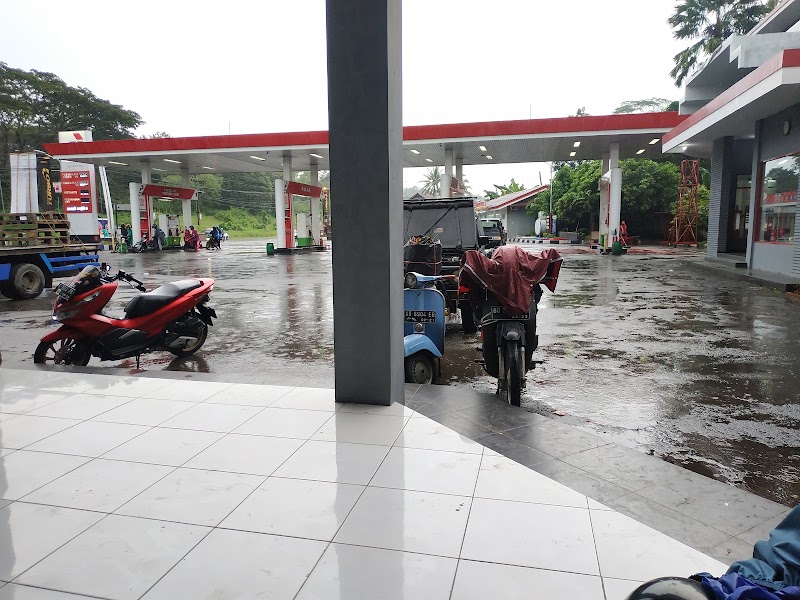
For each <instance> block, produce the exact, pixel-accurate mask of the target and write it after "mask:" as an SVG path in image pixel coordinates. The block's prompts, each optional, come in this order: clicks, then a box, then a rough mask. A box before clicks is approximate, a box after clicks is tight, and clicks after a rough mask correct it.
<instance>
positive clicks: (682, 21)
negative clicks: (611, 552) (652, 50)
mask: <svg viewBox="0 0 800 600" xmlns="http://www.w3.org/2000/svg"><path fill="white" fill-rule="evenodd" d="M776 3H777V0H681V2H678V4H677V5H676V6H675V13H674V14H673V15H672V16H671V17H670V18H669V19H668V20H667V22H668V23H669V25H670V26H671V27H672V29H673V30H674V31H673V35H674V36H675V38H676V39H679V40H696V41H695V42H694V43H693V44H692V45H691V46H689V47H688V48H686V49H685V50H682V51H681V52H679V53H678V54H676V55H675V57H674V58H673V60H674V61H675V68H673V69H672V71H670V75H671V76H672V78H673V79H674V80H675V85H676V86H678V87H680V86H681V85H682V84H683V81H684V79H686V77H687V75H689V73H690V72H691V70H692V69H693V68H694V67H695V66H696V65H697V64H698V62H699V61H700V60H701V59H702V58H704V57H706V56H710V55H711V54H713V52H714V51H715V50H716V49H717V48H719V47H720V46H721V45H722V43H723V42H724V41H725V40H726V39H727V38H728V37H730V36H731V35H733V34H744V33H746V32H748V31H749V30H750V29H752V28H753V27H754V26H755V25H756V24H757V23H758V22H759V21H760V20H761V19H762V18H763V17H764V16H766V15H767V14H768V13H769V12H770V11H771V10H772V9H773V8H774V7H775V5H776Z"/></svg>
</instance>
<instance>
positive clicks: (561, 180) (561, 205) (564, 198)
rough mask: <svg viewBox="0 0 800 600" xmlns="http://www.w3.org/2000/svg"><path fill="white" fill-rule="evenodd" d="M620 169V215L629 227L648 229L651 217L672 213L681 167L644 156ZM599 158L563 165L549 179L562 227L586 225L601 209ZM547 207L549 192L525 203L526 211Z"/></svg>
mask: <svg viewBox="0 0 800 600" xmlns="http://www.w3.org/2000/svg"><path fill="white" fill-rule="evenodd" d="M620 167H621V168H622V211H621V212H622V218H623V219H624V220H625V221H626V223H627V224H628V226H629V228H630V230H631V231H632V232H633V231H637V230H641V229H644V228H647V229H651V228H652V227H651V225H652V220H653V216H654V215H655V214H656V213H658V212H672V211H673V210H674V208H675V202H676V200H677V198H678V185H679V183H680V175H679V174H680V169H679V167H678V166H676V165H674V164H672V163H670V162H656V161H652V160H643V159H629V160H623V161H620ZM600 168H601V165H600V161H597V160H589V161H583V162H581V163H580V164H579V165H576V166H572V165H564V166H562V167H561V168H559V169H558V171H557V172H556V173H555V175H554V177H553V181H552V182H551V186H552V190H553V213H554V214H556V215H558V219H559V220H558V222H559V227H560V228H562V229H578V228H582V227H586V228H588V227H589V226H590V225H591V224H592V217H593V216H594V215H597V214H598V212H599V209H600V191H599V187H598V183H599V180H600V175H601V173H600ZM549 210H550V191H549V190H547V191H543V192H540V193H539V194H537V195H536V196H534V197H533V199H532V200H531V201H530V202H529V203H528V212H529V213H532V214H538V213H539V212H544V213H547V212H549Z"/></svg>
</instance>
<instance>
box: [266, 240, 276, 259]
mask: <svg viewBox="0 0 800 600" xmlns="http://www.w3.org/2000/svg"><path fill="white" fill-rule="evenodd" d="M274 254H275V244H273V243H272V242H269V243H267V256H273V255H274Z"/></svg>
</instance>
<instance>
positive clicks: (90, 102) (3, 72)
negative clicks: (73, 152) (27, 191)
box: [0, 62, 142, 190]
mask: <svg viewBox="0 0 800 600" xmlns="http://www.w3.org/2000/svg"><path fill="white" fill-rule="evenodd" d="M141 124H142V118H141V117H140V116H139V115H138V114H137V113H135V112H133V111H131V110H127V109H125V108H123V107H122V106H120V105H118V104H112V103H111V102H109V101H108V100H103V99H101V98H98V97H97V96H95V95H94V94H93V93H92V92H91V91H89V90H87V89H86V88H82V87H71V86H69V85H67V84H66V83H65V82H64V81H63V80H61V79H60V78H59V77H58V76H56V75H54V74H53V73H46V72H44V71H36V70H31V71H24V70H22V69H15V68H13V67H10V66H8V65H7V64H6V63H3V62H0V156H2V158H0V184H2V185H3V186H4V187H5V189H6V190H8V185H9V178H10V174H9V167H8V160H9V159H8V155H9V153H11V152H27V151H31V150H35V149H37V148H40V147H41V145H42V144H43V143H44V142H48V141H54V140H55V137H56V135H57V133H58V132H59V131H71V130H84V129H90V130H92V134H93V137H94V139H96V140H107V139H118V138H131V137H133V130H134V129H136V128H137V127H139V126H140V125H141Z"/></svg>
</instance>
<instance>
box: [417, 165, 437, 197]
mask: <svg viewBox="0 0 800 600" xmlns="http://www.w3.org/2000/svg"><path fill="white" fill-rule="evenodd" d="M441 177H442V171H441V170H440V169H439V167H431V168H430V169H428V170H427V171H426V172H425V175H423V176H422V181H420V182H419V185H421V186H422V187H421V188H420V192H421V193H423V194H427V195H429V196H438V195H439V182H440V179H441Z"/></svg>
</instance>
